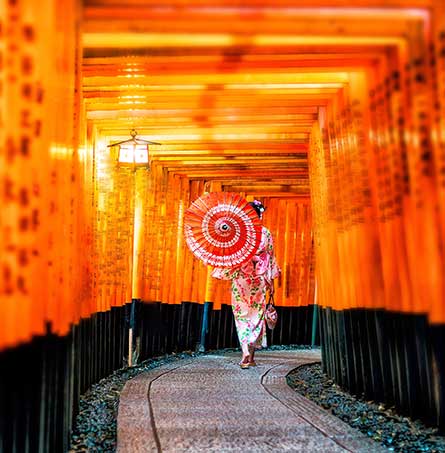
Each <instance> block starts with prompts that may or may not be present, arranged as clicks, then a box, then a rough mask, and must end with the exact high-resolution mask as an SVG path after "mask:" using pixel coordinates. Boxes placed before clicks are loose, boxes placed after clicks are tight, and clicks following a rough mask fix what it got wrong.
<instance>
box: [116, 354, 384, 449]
mask: <svg viewBox="0 0 445 453" xmlns="http://www.w3.org/2000/svg"><path fill="white" fill-rule="evenodd" d="M319 360H320V355H319V352H318V351H311V350H305V351H268V350H266V351H260V352H259V353H257V363H258V366H257V367H253V368H249V369H248V370H242V369H241V368H240V367H239V366H238V361H239V355H238V353H227V354H221V355H216V354H212V355H205V356H202V357H200V358H197V359H193V360H188V361H187V360H185V361H183V362H181V364H178V363H175V364H171V365H166V366H162V367H160V368H157V369H155V370H151V371H149V372H146V373H143V374H141V375H139V376H137V377H136V378H135V379H133V380H131V381H129V382H127V384H126V386H125V388H124V390H123V392H122V393H121V398H120V405H119V416H118V440H117V442H118V452H120V453H133V452H135V453H137V452H150V451H153V452H158V451H162V452H177V453H179V452H241V451H243V452H273V451H275V452H278V451H280V452H281V451H288V452H308V453H310V452H324V453H331V452H332V453H336V452H346V451H349V452H351V451H353V452H358V453H365V452H373V453H378V452H383V451H387V450H385V449H383V448H382V447H381V446H380V445H379V444H377V443H376V442H373V441H372V440H370V439H368V438H367V437H366V436H364V435H362V434H360V433H357V432H356V431H354V430H352V429H351V428H350V427H349V426H348V425H346V424H345V423H343V422H342V421H341V420H339V419H337V418H336V417H334V416H333V415H331V414H329V413H328V412H327V411H324V410H323V409H321V408H320V407H318V406H316V405H315V404H314V403H312V402H310V401H309V400H307V399H306V398H304V397H302V396H300V395H297V394H296V393H295V392H293V391H292V390H291V389H290V388H289V387H288V386H287V384H286V380H285V376H286V375H287V373H288V372H289V371H291V370H292V369H294V368H295V367H297V366H299V365H302V364H305V363H311V362H315V361H319Z"/></svg>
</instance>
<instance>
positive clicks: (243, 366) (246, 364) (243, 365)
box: [239, 355, 250, 370]
mask: <svg viewBox="0 0 445 453" xmlns="http://www.w3.org/2000/svg"><path fill="white" fill-rule="evenodd" d="M249 364H250V356H248V355H247V356H246V357H243V359H242V360H241V362H240V363H239V366H240V367H241V369H243V370H246V369H247V368H249V366H250V365H249Z"/></svg>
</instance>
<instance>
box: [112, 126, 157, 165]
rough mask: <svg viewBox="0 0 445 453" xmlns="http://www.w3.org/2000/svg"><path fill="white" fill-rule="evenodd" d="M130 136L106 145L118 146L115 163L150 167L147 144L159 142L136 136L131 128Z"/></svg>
mask: <svg viewBox="0 0 445 453" xmlns="http://www.w3.org/2000/svg"><path fill="white" fill-rule="evenodd" d="M130 135H131V138H130V139H128V140H124V141H123V142H118V143H113V144H111V145H108V147H114V146H116V147H117V148H118V153H117V163H118V165H120V166H130V167H133V168H134V169H136V167H147V168H149V167H150V159H149V153H148V145H160V143H156V142H150V141H148V140H142V139H141V138H136V136H137V132H136V131H135V130H134V129H132V130H131V131H130Z"/></svg>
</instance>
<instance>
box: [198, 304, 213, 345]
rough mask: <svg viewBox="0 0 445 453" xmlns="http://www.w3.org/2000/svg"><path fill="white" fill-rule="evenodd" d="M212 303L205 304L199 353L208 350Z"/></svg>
mask: <svg viewBox="0 0 445 453" xmlns="http://www.w3.org/2000/svg"><path fill="white" fill-rule="evenodd" d="M211 304H212V302H204V311H203V314H202V322H201V338H200V340H199V347H198V351H199V352H205V350H206V337H207V332H208V331H209V311H210V305H211Z"/></svg>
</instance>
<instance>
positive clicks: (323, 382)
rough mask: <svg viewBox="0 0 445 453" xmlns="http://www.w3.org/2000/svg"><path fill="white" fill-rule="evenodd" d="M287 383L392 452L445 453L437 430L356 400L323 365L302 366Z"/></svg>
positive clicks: (359, 399)
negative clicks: (328, 373) (330, 375)
mask: <svg viewBox="0 0 445 453" xmlns="http://www.w3.org/2000/svg"><path fill="white" fill-rule="evenodd" d="M287 383H288V384H289V385H290V386H291V387H292V388H293V389H294V390H295V391H296V392H298V393H299V394H301V395H303V396H304V397H306V398H308V399H310V400H312V401H314V402H315V403H317V404H318V405H320V406H321V407H323V408H324V409H327V410H329V411H330V412H331V413H332V414H333V415H335V416H337V417H339V418H340V419H341V420H343V421H344V422H346V423H348V424H349V425H350V426H352V427H353V428H356V429H358V430H360V431H361V432H362V433H364V434H366V435H367V436H369V437H371V438H372V439H374V440H375V441H377V442H381V443H382V444H383V445H384V446H385V447H386V448H388V450H389V451H394V452H403V453H421V452H429V453H438V452H445V437H443V436H439V435H438V433H437V429H435V428H431V427H427V426H425V425H424V424H423V423H422V422H420V421H418V420H412V419H410V418H409V417H404V416H402V415H400V414H397V412H396V411H395V409H394V407H386V406H385V405H384V404H382V403H375V402H373V401H365V400H364V399H361V398H356V397H354V396H352V395H351V394H349V393H346V392H345V391H343V390H342V389H341V388H340V387H338V386H337V385H336V384H335V383H334V381H333V380H332V379H331V378H330V377H329V376H327V375H326V374H324V373H323V372H322V369H321V365H320V364H319V363H317V364H311V365H304V366H301V367H299V368H297V369H295V370H293V371H291V372H290V373H289V374H288V376H287Z"/></svg>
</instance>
